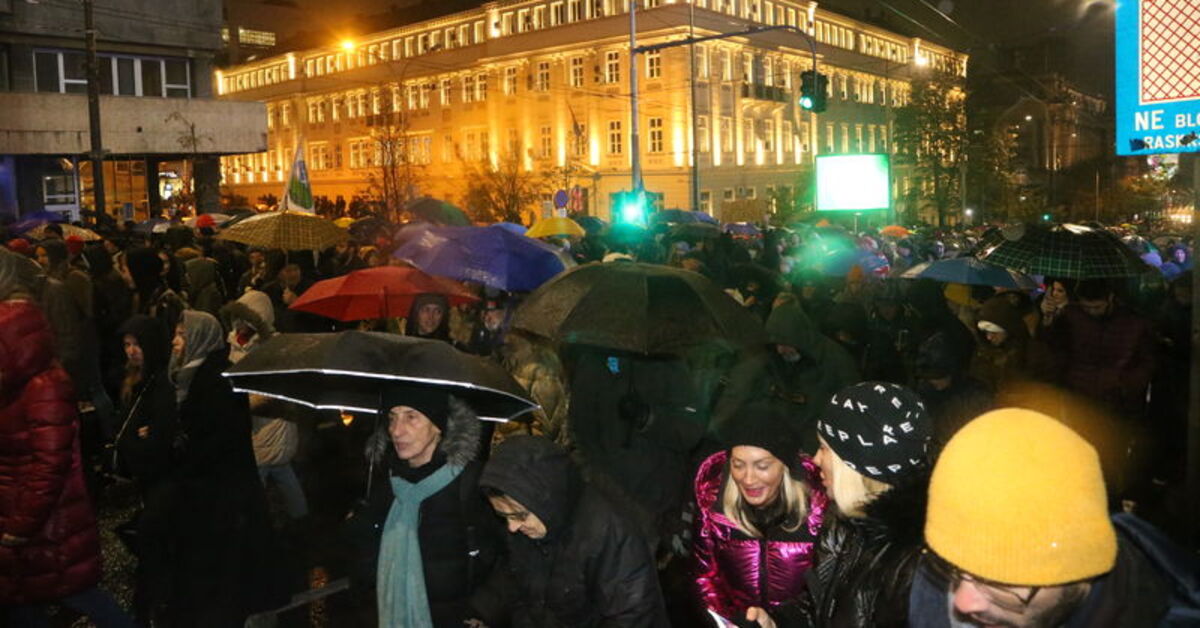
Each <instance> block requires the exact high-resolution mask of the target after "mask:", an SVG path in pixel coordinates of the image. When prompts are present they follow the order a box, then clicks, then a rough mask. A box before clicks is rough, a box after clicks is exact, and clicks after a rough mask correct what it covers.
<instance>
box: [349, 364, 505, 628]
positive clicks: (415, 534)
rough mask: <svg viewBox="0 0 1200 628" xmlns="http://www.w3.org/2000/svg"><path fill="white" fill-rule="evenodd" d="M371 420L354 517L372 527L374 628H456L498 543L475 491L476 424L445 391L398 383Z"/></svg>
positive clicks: (470, 613) (471, 607)
mask: <svg viewBox="0 0 1200 628" xmlns="http://www.w3.org/2000/svg"><path fill="white" fill-rule="evenodd" d="M380 415H381V416H380V421H379V426H378V428H377V429H376V430H375V432H374V434H372V436H371V437H370V439H369V440H368V441H367V458H368V460H369V461H370V462H371V466H372V469H373V470H374V472H373V473H372V476H371V484H370V493H369V495H368V498H367V500H368V505H367V509H368V510H367V513H366V514H365V515H364V516H366V517H367V519H368V520H369V521H371V522H374V528H375V529H378V530H382V532H381V533H380V536H379V537H378V538H377V539H376V546H375V548H374V552H377V553H378V559H377V561H375V562H376V569H375V576H374V577H375V590H376V606H377V609H378V613H379V625H380V626H434V627H438V628H440V627H442V626H462V625H463V622H465V621H466V620H468V619H472V618H474V617H476V612H477V610H478V608H479V607H478V606H476V604H475V600H476V598H477V594H478V589H479V588H480V586H481V584H482V583H483V582H484V581H485V580H486V579H487V578H488V576H489V574H490V573H491V571H492V569H493V566H494V564H495V561H496V556H497V554H498V551H499V547H500V544H501V540H500V534H501V532H500V529H499V526H498V525H497V522H496V520H495V518H494V517H493V516H492V515H491V513H490V512H489V509H488V507H487V504H486V503H485V502H484V500H483V497H482V495H481V494H480V493H479V486H480V472H481V468H482V464H481V463H480V461H479V455H480V448H481V446H482V438H483V437H482V426H481V424H480V419H479V418H478V417H476V416H475V413H474V412H473V411H472V410H471V409H470V408H469V407H468V406H467V405H466V404H465V403H463V402H462V401H461V400H459V399H458V398H456V397H453V396H451V395H449V394H447V393H445V392H439V391H434V390H429V389H423V388H416V387H406V386H401V385H396V386H393V387H389V388H386V389H385V390H384V391H383V393H382V405H381V410H380ZM363 540H364V539H357V541H363ZM370 562H371V561H367V564H368V565H369V563H370ZM360 569H361V567H360ZM368 569H369V567H368ZM360 576H363V577H365V578H369V577H370V576H368V575H365V574H362V573H361V571H360Z"/></svg>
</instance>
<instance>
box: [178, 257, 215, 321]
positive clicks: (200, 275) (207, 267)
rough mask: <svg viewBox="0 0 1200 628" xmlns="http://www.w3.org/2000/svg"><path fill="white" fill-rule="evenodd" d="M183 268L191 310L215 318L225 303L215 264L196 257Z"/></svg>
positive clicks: (209, 260)
mask: <svg viewBox="0 0 1200 628" xmlns="http://www.w3.org/2000/svg"><path fill="white" fill-rule="evenodd" d="M183 267H184V270H185V271H187V279H188V289H189V292H188V297H189V298H190V300H191V305H192V308H193V309H197V310H200V311H201V312H208V313H209V314H212V315H213V316H216V315H217V313H218V312H219V311H220V309H221V305H223V304H224V303H225V291H224V287H223V286H222V285H221V281H220V274H219V273H218V269H217V263H216V262H214V261H213V260H211V259H208V258H206V257H198V258H196V259H192V260H188V261H187V262H186V263H184V265H183Z"/></svg>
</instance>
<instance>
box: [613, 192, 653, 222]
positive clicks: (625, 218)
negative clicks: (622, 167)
mask: <svg viewBox="0 0 1200 628" xmlns="http://www.w3.org/2000/svg"><path fill="white" fill-rule="evenodd" d="M613 209H614V211H613V220H614V221H615V222H625V223H631V224H635V225H642V226H645V224H646V214H647V213H648V212H649V210H650V203H649V202H648V200H647V198H646V192H645V190H628V191H624V190H623V191H621V192H617V193H616V194H614V195H613Z"/></svg>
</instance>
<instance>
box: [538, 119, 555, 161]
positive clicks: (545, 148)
mask: <svg viewBox="0 0 1200 628" xmlns="http://www.w3.org/2000/svg"><path fill="white" fill-rule="evenodd" d="M553 132H554V130H553V129H552V128H551V127H548V126H543V127H542V129H541V141H540V143H539V144H538V157H540V158H542V159H550V155H551V154H552V153H553V152H554V136H553Z"/></svg>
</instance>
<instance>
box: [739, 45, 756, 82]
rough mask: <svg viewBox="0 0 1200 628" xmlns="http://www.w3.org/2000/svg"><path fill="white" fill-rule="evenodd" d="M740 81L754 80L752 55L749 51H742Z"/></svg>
mask: <svg viewBox="0 0 1200 628" xmlns="http://www.w3.org/2000/svg"><path fill="white" fill-rule="evenodd" d="M742 82H743V83H753V82H754V55H752V54H750V53H749V52H743V53H742Z"/></svg>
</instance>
